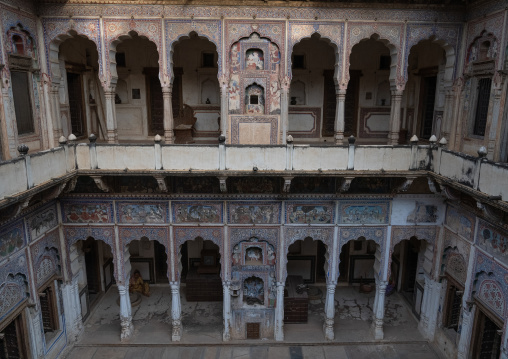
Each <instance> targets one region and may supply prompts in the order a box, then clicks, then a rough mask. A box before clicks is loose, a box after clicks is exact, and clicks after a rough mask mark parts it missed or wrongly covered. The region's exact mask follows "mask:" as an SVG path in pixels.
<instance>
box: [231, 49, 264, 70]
mask: <svg viewBox="0 0 508 359" xmlns="http://www.w3.org/2000/svg"><path fill="white" fill-rule="evenodd" d="M233 47H235V46H234V45H233ZM264 63H265V62H264V56H263V51H261V50H259V49H249V50H247V52H246V53H245V69H246V70H263V69H264Z"/></svg>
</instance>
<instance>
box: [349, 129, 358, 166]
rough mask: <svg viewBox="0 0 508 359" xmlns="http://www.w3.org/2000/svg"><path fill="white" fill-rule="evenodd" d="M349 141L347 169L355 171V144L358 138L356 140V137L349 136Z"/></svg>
mask: <svg viewBox="0 0 508 359" xmlns="http://www.w3.org/2000/svg"><path fill="white" fill-rule="evenodd" d="M347 141H348V142H349V149H348V158H347V169H348V170H354V169H355V142H356V138H355V136H353V135H351V136H349V138H348V139H347Z"/></svg>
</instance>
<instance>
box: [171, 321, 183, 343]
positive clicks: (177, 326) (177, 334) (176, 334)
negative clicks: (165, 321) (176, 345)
mask: <svg viewBox="0 0 508 359" xmlns="http://www.w3.org/2000/svg"><path fill="white" fill-rule="evenodd" d="M180 339H182V323H181V322H180V321H173V329H172V331H171V340H172V341H174V342H179V341H180Z"/></svg>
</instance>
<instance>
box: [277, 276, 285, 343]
mask: <svg viewBox="0 0 508 359" xmlns="http://www.w3.org/2000/svg"><path fill="white" fill-rule="evenodd" d="M284 286H285V283H284V282H277V302H276V304H275V340H277V341H279V342H280V341H283V340H284Z"/></svg>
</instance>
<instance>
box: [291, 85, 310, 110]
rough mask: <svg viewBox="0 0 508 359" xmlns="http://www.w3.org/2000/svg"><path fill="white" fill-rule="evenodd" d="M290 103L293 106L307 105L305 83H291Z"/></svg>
mask: <svg viewBox="0 0 508 359" xmlns="http://www.w3.org/2000/svg"><path fill="white" fill-rule="evenodd" d="M289 103H290V105H292V106H295V105H305V104H306V94H305V82H303V81H301V80H296V81H293V82H292V83H291V88H290V94H289Z"/></svg>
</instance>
